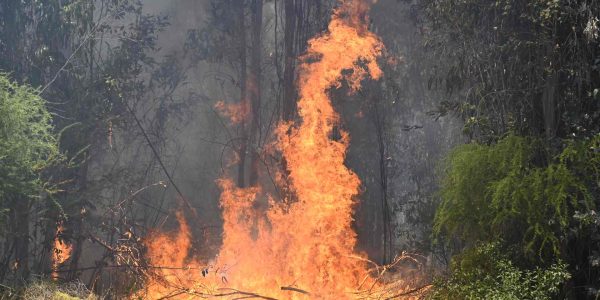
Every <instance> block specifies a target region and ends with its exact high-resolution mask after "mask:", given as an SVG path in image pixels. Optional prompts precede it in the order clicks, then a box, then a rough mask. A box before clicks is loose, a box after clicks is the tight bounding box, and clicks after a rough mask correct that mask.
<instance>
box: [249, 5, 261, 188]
mask: <svg viewBox="0 0 600 300" xmlns="http://www.w3.org/2000/svg"><path fill="white" fill-rule="evenodd" d="M262 10H263V1H262V0H253V2H252V50H251V51H252V53H251V59H252V62H251V63H252V66H251V71H250V76H249V82H250V84H249V85H250V86H249V92H250V98H251V105H252V109H251V116H250V120H251V124H250V139H251V145H252V149H251V150H252V151H251V152H252V153H251V158H250V159H251V162H250V175H249V180H248V182H249V184H250V185H251V186H254V185H256V184H257V182H258V166H259V162H260V153H259V148H260V140H261V128H260V110H261V75H262V74H261V56H262V40H261V32H262Z"/></svg>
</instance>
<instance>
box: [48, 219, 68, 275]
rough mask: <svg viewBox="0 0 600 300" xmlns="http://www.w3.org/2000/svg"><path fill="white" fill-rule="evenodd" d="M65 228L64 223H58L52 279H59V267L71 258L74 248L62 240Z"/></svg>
mask: <svg viewBox="0 0 600 300" xmlns="http://www.w3.org/2000/svg"><path fill="white" fill-rule="evenodd" d="M63 231H64V227H63V225H62V222H59V223H58V226H57V228H56V235H55V236H54V247H53V249H52V278H55V279H56V278H58V267H59V266H60V265H61V264H63V263H65V262H66V261H67V260H68V259H69V258H70V257H71V250H72V246H71V245H68V244H66V243H65V242H64V241H62V240H61V238H60V236H61V235H62V234H63Z"/></svg>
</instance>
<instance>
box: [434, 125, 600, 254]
mask: <svg viewBox="0 0 600 300" xmlns="http://www.w3.org/2000/svg"><path fill="white" fill-rule="evenodd" d="M599 141H600V137H596V138H595V139H592V140H587V141H580V142H573V141H568V142H567V143H566V146H565V148H564V150H563V151H562V153H561V154H560V155H558V156H557V157H556V158H554V159H552V160H551V163H549V164H546V165H545V166H544V163H541V162H543V161H544V160H545V159H544V157H545V156H546V153H545V152H544V148H543V146H542V145H543V144H542V143H541V141H539V140H536V139H533V138H525V137H518V136H514V135H509V136H507V137H505V138H503V139H501V140H500V141H499V142H498V143H497V144H495V145H482V144H477V143H473V144H467V145H462V146H459V147H457V148H456V149H455V150H454V151H453V152H452V153H451V154H450V155H449V156H448V158H447V160H446V164H445V166H446V169H445V171H446V174H444V179H443V182H442V188H441V197H442V202H441V204H440V206H439V208H438V210H437V212H436V216H435V220H434V234H435V235H437V236H443V235H448V236H456V237H458V238H459V239H460V240H462V241H464V242H466V243H467V244H469V243H470V244H474V243H475V242H477V241H497V240H504V241H507V242H508V243H510V244H514V245H520V246H522V249H523V250H524V253H527V254H534V253H538V254H539V257H546V256H550V257H558V256H559V255H560V252H561V238H562V237H563V236H564V234H565V231H566V229H567V228H568V227H569V226H570V225H572V222H573V214H574V213H575V210H576V209H584V210H585V209H588V208H590V207H593V206H594V198H593V193H592V192H590V189H589V186H590V185H594V184H595V182H592V181H594V179H593V178H595V177H597V176H598V175H597V174H598V170H600V151H597V149H598V147H597V146H598V143H599Z"/></svg>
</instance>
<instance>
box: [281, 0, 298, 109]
mask: <svg viewBox="0 0 600 300" xmlns="http://www.w3.org/2000/svg"><path fill="white" fill-rule="evenodd" d="M284 9H285V32H284V37H283V39H284V47H285V53H284V57H285V62H284V70H283V101H282V110H281V119H282V120H284V121H290V120H291V119H292V116H293V115H294V111H295V110H296V91H295V86H294V72H295V64H294V60H295V59H296V53H295V52H294V41H295V39H296V7H295V3H294V0H286V1H285V6H284Z"/></svg>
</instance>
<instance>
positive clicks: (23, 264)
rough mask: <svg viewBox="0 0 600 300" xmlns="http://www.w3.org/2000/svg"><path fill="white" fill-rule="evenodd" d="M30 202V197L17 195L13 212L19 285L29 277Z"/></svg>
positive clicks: (17, 282) (16, 272) (17, 281)
mask: <svg viewBox="0 0 600 300" xmlns="http://www.w3.org/2000/svg"><path fill="white" fill-rule="evenodd" d="M29 203H30V200H29V199H26V198H24V197H17V199H15V203H14V211H13V214H12V215H13V218H14V219H13V226H14V227H13V230H14V231H13V232H14V234H15V235H14V237H15V239H14V249H15V265H14V266H15V280H16V284H17V285H21V284H22V283H24V282H25V281H26V280H27V279H28V277H29V238H30V237H29Z"/></svg>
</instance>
